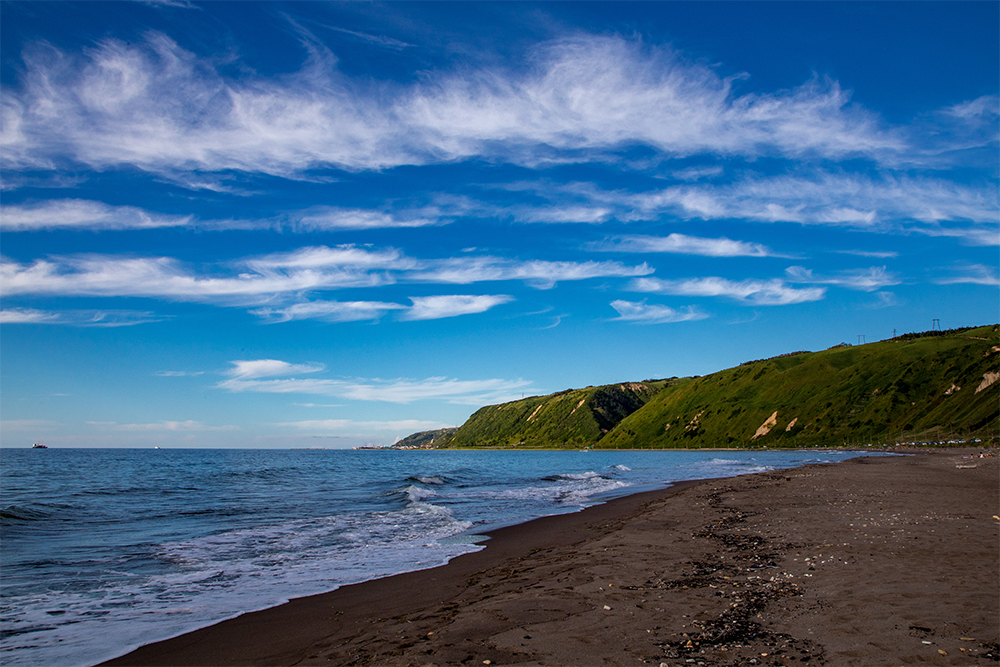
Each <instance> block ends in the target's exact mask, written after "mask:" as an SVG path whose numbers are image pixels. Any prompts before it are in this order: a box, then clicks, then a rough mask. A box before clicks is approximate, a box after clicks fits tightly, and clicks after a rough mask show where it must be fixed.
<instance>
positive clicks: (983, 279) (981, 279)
mask: <svg viewBox="0 0 1000 667" xmlns="http://www.w3.org/2000/svg"><path fill="white" fill-rule="evenodd" d="M948 271H949V272H950V273H951V274H952V275H950V276H945V277H942V278H938V279H937V280H935V281H934V282H936V283H937V284H939V285H958V284H963V283H965V284H972V285H1000V270H998V269H997V267H996V266H986V265H984V264H960V265H958V266H955V267H952V268H951V269H949V270H948Z"/></svg>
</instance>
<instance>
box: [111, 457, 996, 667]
mask: <svg viewBox="0 0 1000 667" xmlns="http://www.w3.org/2000/svg"><path fill="white" fill-rule="evenodd" d="M980 451H981V450H944V451H942V452H937V453H931V452H917V453H915V454H914V455H912V456H907V457H891V458H858V459H852V460H850V461H846V462H843V463H839V464H829V465H814V466H806V467H803V468H796V469H794V470H788V471H776V472H769V473H761V474H756V475H747V476H744V477H738V478H729V479H721V480H709V481H705V482H697V483H686V484H682V485H679V486H678V487H674V488H672V489H668V490H666V491H655V492H649V493H643V494H637V495H634V496H629V497H627V498H621V499H618V500H614V501H612V502H609V503H606V504H604V505H599V506H595V507H591V508H588V509H587V510H585V511H583V512H578V513H576V514H570V515H562V516H557V517H547V518H544V519H539V520H536V521H532V522H529V523H526V524H522V525H518V526H512V527H509V528H504V529H501V530H498V531H496V532H495V533H493V534H492V538H493V539H491V540H490V541H489V542H488V547H487V548H486V549H484V550H483V551H480V552H477V553H474V554H468V555H465V556H461V557H459V558H456V559H455V560H453V561H452V562H450V563H449V564H448V565H445V566H442V567H438V568H434V569H431V570H424V571H421V572H411V573H407V574H403V575H398V576H394V577H387V578H385V579H379V580H376V581H370V582H366V583H363V584H356V585H353V586H345V587H343V588H341V589H338V590H336V591H334V592H332V593H326V594H323V595H316V596H311V597H307V598H300V599H297V600H293V601H291V602H289V603H287V604H284V605H281V606H278V607H274V608H272V609H266V610H264V611H260V612H254V613H250V614H244V615H243V616H240V617H238V618H235V619H232V620H229V621H225V622H223V623H219V624H217V625H214V626H211V627H208V628H204V629H202V630H198V631H195V632H192V633H189V634H185V635H182V636H180V637H177V638H174V639H170V640H167V641H164V642H158V643H155V644H150V645H148V646H144V647H142V648H140V649H138V650H136V651H134V652H132V653H130V654H128V655H125V656H123V657H121V658H118V659H116V660H112V661H110V662H108V663H105V664H108V665H487V664H488V665H512V666H513V665H518V666H528V665H567V666H580V667H587V666H590V665H594V666H596V665H642V664H651V665H669V666H670V667H674V666H683V667H686V666H687V665H695V666H699V667H700V666H701V665H802V664H808V665H866V666H867V665H995V664H997V663H998V662H1000V647H998V643H1000V520H998V519H997V518H996V517H995V515H1000V457H997V456H993V457H989V458H964V457H970V456H974V455H978V453H979V452H980Z"/></svg>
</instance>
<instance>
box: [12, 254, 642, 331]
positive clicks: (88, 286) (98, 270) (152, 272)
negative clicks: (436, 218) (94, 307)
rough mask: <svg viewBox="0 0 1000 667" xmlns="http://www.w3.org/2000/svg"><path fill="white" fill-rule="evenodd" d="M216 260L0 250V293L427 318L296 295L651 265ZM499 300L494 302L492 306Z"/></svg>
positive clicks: (536, 281)
mask: <svg viewBox="0 0 1000 667" xmlns="http://www.w3.org/2000/svg"><path fill="white" fill-rule="evenodd" d="M214 268H215V271H214V272H206V271H202V272H199V271H198V269H197V268H196V267H190V266H187V265H185V264H182V263H181V262H179V261H178V260H176V259H173V258H170V257H119V256H108V255H74V256H69V257H50V258H48V259H39V260H36V261H34V262H33V263H31V264H22V263H19V262H15V261H11V260H8V259H0V292H2V294H3V295H4V296H18V295H59V296H105V297H112V296H118V297H150V298H162V299H168V300H176V301H195V302H206V303H216V304H218V305H224V306H261V308H259V309H257V310H254V311H253V312H254V314H256V315H258V316H259V317H262V318H264V319H265V320H270V321H276V322H280V321H288V320H293V319H306V318H318V319H324V318H325V319H328V320H330V321H350V320H364V319H377V317H378V316H379V315H381V314H383V313H385V312H388V311H391V310H400V309H407V311H408V312H409V313H411V314H410V315H408V316H407V317H406V319H426V318H425V317H417V316H416V315H417V314H419V313H425V312H430V310H428V309H429V307H430V306H429V304H431V303H432V302H430V301H426V299H423V298H422V299H423V300H415V301H414V304H413V306H402V305H399V304H394V303H387V302H379V301H356V302H335V301H318V302H313V303H309V302H307V301H305V300H304V299H303V295H306V294H308V293H310V292H315V291H323V290H333V289H342V288H348V287H378V286H383V285H387V284H392V283H395V282H397V281H401V280H402V281H412V282H423V283H440V284H470V283H474V282H481V281H503V280H522V281H524V282H526V283H527V284H529V285H531V286H533V287H536V288H539V289H549V288H551V287H553V286H554V285H555V284H556V283H557V282H561V281H567V280H587V279H590V278H600V277H633V276H641V275H648V274H650V273H652V272H653V269H652V268H650V267H649V266H648V265H646V264H641V265H639V266H627V265H624V264H621V263H619V262H551V261H537V260H536V261H518V260H512V259H504V258H498V257H459V258H450V259H445V260H416V259H413V258H409V257H406V256H405V255H403V254H402V253H400V252H399V251H397V250H394V249H387V250H370V249H365V248H360V247H356V246H337V247H333V248H330V247H326V246H316V247H307V248H300V249H298V250H295V251H293V252H286V253H273V254H269V255H262V256H257V257H249V258H244V259H241V260H239V261H236V262H230V263H228V264H226V265H224V266H221V267H214ZM462 298H465V299H472V300H473V301H471V302H470V303H477V304H485V303H486V302H487V301H486V300H487V299H490V298H492V299H496V298H498V297H488V296H478V297H455V296H449V295H446V296H445V297H442V298H441V299H439V300H438V302H437V303H438V304H443V303H445V301H447V300H448V299H450V300H451V303H452V304H453V306H456V307H457V304H458V301H459V300H460V299H462ZM476 299H478V301H476ZM289 301H293V303H292V304H289V303H288V302H289ZM497 303H499V302H498V301H494V302H493V305H496V304H497ZM468 307H471V306H468ZM470 312H480V311H470ZM16 316H17V315H12V317H16ZM21 316H22V317H24V315H21Z"/></svg>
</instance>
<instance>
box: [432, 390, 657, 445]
mask: <svg viewBox="0 0 1000 667" xmlns="http://www.w3.org/2000/svg"><path fill="white" fill-rule="evenodd" d="M668 382H669V381H667V380H654V381H646V382H629V383H625V384H611V385H605V386H602V387H587V388H586V389H569V390H567V391H561V392H559V393H557V394H551V395H549V396H533V397H531V398H525V399H522V400H520V401H514V402H512V403H503V404H501V405H489V406H486V407H485V408H480V409H479V410H477V411H476V412H475V413H474V414H473V415H472V416H471V417H469V419H468V421H466V422H465V423H464V424H463V425H462V426H461V427H459V429H458V431H457V432H456V433H455V435H453V436H452V437H451V439H450V440H448V441H447V442H446V445H447V446H449V447H483V446H486V447H516V446H527V447H586V446H590V445H593V444H594V443H596V442H598V441H599V440H601V438H603V437H604V436H605V434H607V433H608V432H610V431H611V430H612V429H613V428H614V427H615V426H616V425H618V424H619V423H620V422H621V420H622V419H624V418H625V417H627V416H628V415H630V414H632V413H634V412H635V411H636V410H638V409H640V408H641V407H642V406H644V405H645V404H646V403H647V402H648V401H649V400H650V399H651V398H653V397H654V396H655V395H656V394H657V392H658V391H660V390H661V389H662V388H663V387H664V386H665V385H667V384H668Z"/></svg>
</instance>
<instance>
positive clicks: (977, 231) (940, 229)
mask: <svg viewBox="0 0 1000 667" xmlns="http://www.w3.org/2000/svg"><path fill="white" fill-rule="evenodd" d="M907 231H911V232H915V233H917V234H923V235H925V236H932V237H945V238H955V239H958V240H959V241H960V242H962V243H963V244H965V245H971V246H1000V226H998V225H996V224H986V225H978V226H975V227H954V226H945V225H940V224H931V225H913V226H911V227H908V228H907Z"/></svg>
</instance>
